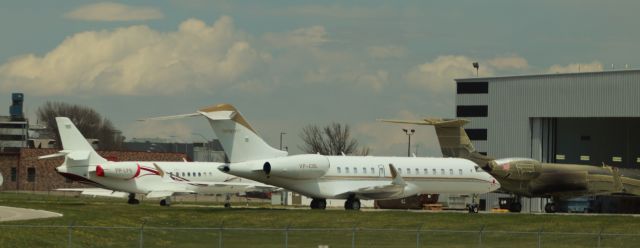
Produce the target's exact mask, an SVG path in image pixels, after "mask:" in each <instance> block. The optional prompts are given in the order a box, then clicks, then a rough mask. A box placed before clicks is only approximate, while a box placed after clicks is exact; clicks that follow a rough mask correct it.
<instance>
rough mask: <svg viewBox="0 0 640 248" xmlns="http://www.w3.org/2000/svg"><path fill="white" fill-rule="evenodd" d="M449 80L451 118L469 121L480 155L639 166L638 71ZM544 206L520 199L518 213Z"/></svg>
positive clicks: (538, 201)
mask: <svg viewBox="0 0 640 248" xmlns="http://www.w3.org/2000/svg"><path fill="white" fill-rule="evenodd" d="M455 81H456V84H457V85H456V86H457V92H456V116H457V117H459V118H465V119H468V120H470V121H471V123H469V124H468V125H467V126H466V131H467V134H468V135H469V138H470V139H471V140H472V142H473V144H474V146H475V148H476V150H478V151H479V152H482V153H486V154H488V155H490V156H492V157H495V158H505V157H528V158H533V159H536V160H539V161H542V162H550V163H575V164H590V165H601V164H603V163H604V164H607V165H611V166H615V167H625V168H638V169H640V70H618V71H602V72H583V73H561V74H544V75H524V76H505V77H477V78H464V79H456V80H455ZM490 195H496V194H490ZM486 197H487V198H486V200H487V207H491V206H492V205H496V204H497V203H496V199H494V198H496V197H495V196H486ZM543 201H544V200H541V199H531V200H529V201H527V200H523V210H524V211H534V212H535V211H541V209H542V206H544V203H543ZM527 205H528V206H527Z"/></svg>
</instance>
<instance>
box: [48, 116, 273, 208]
mask: <svg viewBox="0 0 640 248" xmlns="http://www.w3.org/2000/svg"><path fill="white" fill-rule="evenodd" d="M56 122H57V124H58V130H59V133H60V140H61V141H62V146H63V150H61V151H59V152H58V153H54V154H50V155H45V156H41V157H39V158H40V159H47V158H54V157H61V156H64V158H65V160H64V163H63V164H62V165H60V166H59V167H57V168H56V172H57V173H58V174H60V175H62V176H63V177H65V178H68V179H70V180H73V181H78V182H81V183H85V184H89V185H94V186H97V187H98V188H77V189H59V190H62V191H78V192H81V193H82V194H86V195H94V196H112V197H125V196H127V195H128V198H129V199H128V201H127V202H128V203H129V204H139V200H138V199H136V198H135V195H136V194H146V197H147V198H161V199H162V200H160V205H161V206H169V205H170V204H171V201H170V199H171V198H170V197H171V196H173V195H180V194H227V202H226V203H225V207H230V203H229V194H234V193H243V192H248V191H272V190H275V189H276V188H275V187H273V186H269V185H265V184H262V183H258V182H255V181H251V180H247V179H243V178H239V177H233V176H229V175H228V174H224V173H222V172H220V171H219V170H218V169H217V167H218V166H220V165H222V164H223V163H216V162H166V161H162V162H134V161H129V162H112V161H108V160H107V159H105V158H103V157H101V156H100V155H98V153H97V152H96V151H95V150H94V149H93V147H92V146H91V144H89V142H87V140H86V139H85V138H84V137H83V136H82V134H81V133H80V131H79V130H78V129H77V128H76V126H75V125H74V124H73V122H72V121H71V120H70V119H69V118H66V117H56Z"/></svg>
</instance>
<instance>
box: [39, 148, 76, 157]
mask: <svg viewBox="0 0 640 248" xmlns="http://www.w3.org/2000/svg"><path fill="white" fill-rule="evenodd" d="M69 152H70V151H65V150H62V151H59V152H57V153H53V154H49V155H43V156H40V157H38V159H50V158H57V157H64V156H67V154H69Z"/></svg>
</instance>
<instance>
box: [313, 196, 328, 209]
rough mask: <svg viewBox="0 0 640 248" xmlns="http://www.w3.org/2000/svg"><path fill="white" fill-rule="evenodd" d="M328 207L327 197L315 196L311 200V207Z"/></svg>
mask: <svg viewBox="0 0 640 248" xmlns="http://www.w3.org/2000/svg"><path fill="white" fill-rule="evenodd" d="M326 208H327V200H326V199H316V198H313V200H311V209H326Z"/></svg>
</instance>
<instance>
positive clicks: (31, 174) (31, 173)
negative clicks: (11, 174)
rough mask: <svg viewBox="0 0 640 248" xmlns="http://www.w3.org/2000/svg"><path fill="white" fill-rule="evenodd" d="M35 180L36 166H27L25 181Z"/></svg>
mask: <svg viewBox="0 0 640 248" xmlns="http://www.w3.org/2000/svg"><path fill="white" fill-rule="evenodd" d="M35 181H36V168H34V167H30V168H27V182H35Z"/></svg>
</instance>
